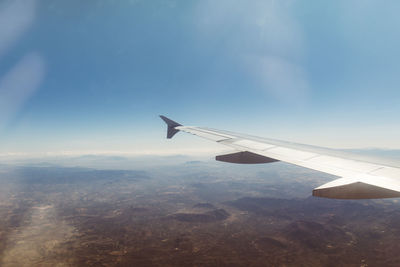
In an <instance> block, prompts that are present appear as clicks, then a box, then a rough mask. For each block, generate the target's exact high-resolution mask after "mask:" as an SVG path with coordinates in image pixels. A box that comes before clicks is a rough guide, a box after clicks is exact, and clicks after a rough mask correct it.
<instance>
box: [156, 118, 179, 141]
mask: <svg viewBox="0 0 400 267" xmlns="http://www.w3.org/2000/svg"><path fill="white" fill-rule="evenodd" d="M159 116H160V118H161V119H162V120H163V121H164V122H165V123H166V124H167V126H168V128H167V138H168V139H171V138H172V137H174V135H175V134H176V133H177V132H179V130H178V129H176V128H175V127H178V126H182V124H180V123H177V122H176V121H173V120H171V119H169V118H167V117H165V116H163V115H159Z"/></svg>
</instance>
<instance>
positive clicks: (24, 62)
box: [0, 53, 45, 128]
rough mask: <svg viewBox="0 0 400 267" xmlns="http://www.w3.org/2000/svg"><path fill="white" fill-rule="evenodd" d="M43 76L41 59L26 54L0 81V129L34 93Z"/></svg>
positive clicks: (35, 55)
mask: <svg viewBox="0 0 400 267" xmlns="http://www.w3.org/2000/svg"><path fill="white" fill-rule="evenodd" d="M44 74H45V66H44V61H43V59H42V58H41V57H40V56H39V55H37V54H34V53H32V54H28V55H26V56H25V57H24V58H22V59H21V60H20V61H19V62H18V63H17V64H16V65H15V66H14V67H13V68H12V69H11V70H9V71H8V73H6V74H5V75H4V76H3V77H2V78H1V79H0V128H1V127H2V126H4V124H6V123H7V122H8V121H9V120H10V119H11V118H12V117H13V116H14V115H15V113H16V112H17V111H18V110H19V109H20V108H21V107H22V105H23V104H24V103H25V101H26V100H27V99H28V98H29V97H30V96H31V95H32V94H33V93H34V92H35V90H36V89H37V88H38V87H39V85H40V83H41V82H42V80H43V78H44Z"/></svg>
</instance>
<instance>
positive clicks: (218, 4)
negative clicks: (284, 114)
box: [195, 0, 310, 102]
mask: <svg viewBox="0 0 400 267" xmlns="http://www.w3.org/2000/svg"><path fill="white" fill-rule="evenodd" d="M292 4H293V1H285V0H283V1H274V0H269V1H257V0H255V1H244V0H237V1H230V0H229V1H228V0H225V1H200V3H199V6H198V8H197V14H196V16H195V20H196V25H197V30H198V32H199V34H200V35H202V37H203V38H205V39H206V41H209V42H210V44H209V45H210V46H217V45H219V44H221V43H223V44H224V49H225V51H224V55H223V56H228V57H230V58H234V59H235V60H234V62H237V64H238V65H240V67H242V69H243V73H244V75H245V76H246V77H248V78H249V79H251V80H252V82H253V83H254V84H255V85H256V86H257V87H260V89H262V90H264V91H266V92H267V93H268V94H269V95H272V96H275V97H276V98H278V99H280V100H283V101H289V102H292V101H293V100H295V101H299V97H300V100H301V99H302V98H305V97H306V96H307V92H308V91H309V90H310V86H309V83H308V81H307V71H306V69H305V68H304V66H303V65H302V63H301V62H302V61H303V60H304V58H305V49H304V47H305V42H304V38H303V33H302V29H301V27H300V26H299V24H298V22H297V21H296V19H295V17H294V15H293V14H292V12H293V5H292Z"/></svg>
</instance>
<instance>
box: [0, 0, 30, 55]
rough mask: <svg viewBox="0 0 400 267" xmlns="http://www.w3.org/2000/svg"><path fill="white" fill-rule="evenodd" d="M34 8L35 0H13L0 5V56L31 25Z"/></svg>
mask: <svg viewBox="0 0 400 267" xmlns="http://www.w3.org/2000/svg"><path fill="white" fill-rule="evenodd" d="M35 6H36V1H35V0H13V1H5V2H3V3H2V4H0V56H2V55H4V53H5V52H6V51H7V49H9V48H10V47H11V46H12V45H13V44H15V43H16V42H17V41H18V39H19V38H20V37H21V35H22V34H23V33H24V32H25V31H26V30H27V29H28V28H29V27H30V26H31V25H32V23H33V21H34V19H35Z"/></svg>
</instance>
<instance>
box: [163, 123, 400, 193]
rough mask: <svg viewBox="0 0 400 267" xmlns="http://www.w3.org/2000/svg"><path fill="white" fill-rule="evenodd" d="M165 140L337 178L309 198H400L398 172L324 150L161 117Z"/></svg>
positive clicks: (235, 158) (228, 157) (232, 157)
mask: <svg viewBox="0 0 400 267" xmlns="http://www.w3.org/2000/svg"><path fill="white" fill-rule="evenodd" d="M160 117H161V118H162V119H163V120H164V122H165V123H166V124H167V125H168V133H167V138H172V137H173V136H174V135H175V134H176V133H177V132H179V131H182V132H186V133H190V134H193V135H196V136H199V137H202V138H205V139H208V140H211V141H214V142H217V143H220V144H222V145H226V146H228V147H231V148H233V149H234V150H235V152H233V153H232V154H227V155H221V156H217V157H216V159H217V160H220V161H225V162H231V163H241V164H256V163H270V162H275V161H284V162H288V163H291V164H294V165H297V166H301V167H305V168H309V169H313V170H317V171H321V172H324V173H328V174H332V175H335V176H339V177H340V178H339V179H336V180H334V181H332V182H329V183H326V184H324V185H321V186H319V187H317V188H315V189H314V190H313V196H317V197H326V198H339V199H370V198H393V197H400V168H399V167H398V166H396V165H389V164H382V163H376V162H373V161H371V160H369V159H365V158H363V157H354V156H350V155H348V154H346V153H342V152H338V151H335V150H330V149H326V148H320V147H314V146H307V145H301V144H295V143H290V142H285V141H280V140H274V139H267V138H260V137H255V136H248V135H243V134H239V133H233V132H228V131H221V130H215V129H210V128H204V127H194V126H183V125H181V124H179V123H177V122H175V121H173V120H170V119H168V118H166V117H164V116H160Z"/></svg>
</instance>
